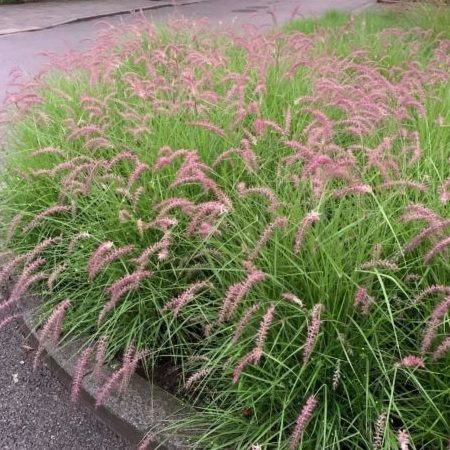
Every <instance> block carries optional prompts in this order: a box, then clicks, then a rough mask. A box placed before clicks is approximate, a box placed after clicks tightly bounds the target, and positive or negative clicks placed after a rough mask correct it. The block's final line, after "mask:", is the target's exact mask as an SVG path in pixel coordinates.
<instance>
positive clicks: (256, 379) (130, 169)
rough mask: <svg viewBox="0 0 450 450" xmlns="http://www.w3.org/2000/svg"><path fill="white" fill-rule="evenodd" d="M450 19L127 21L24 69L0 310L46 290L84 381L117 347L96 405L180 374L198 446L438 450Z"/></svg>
mask: <svg viewBox="0 0 450 450" xmlns="http://www.w3.org/2000/svg"><path fill="white" fill-rule="evenodd" d="M449 17H450V16H449V15H448V13H445V12H438V11H434V10H432V11H429V10H425V11H422V12H421V15H420V17H419V16H417V15H414V14H413V15H410V16H407V17H397V16H393V15H383V14H375V13H370V14H367V15H362V16H360V17H358V18H354V17H348V16H345V15H340V14H336V13H333V14H329V15H328V16H326V17H325V18H323V19H321V20H318V21H316V20H305V21H300V22H295V23H292V24H290V25H288V26H287V28H286V29H284V30H275V31H273V32H271V33H261V32H260V31H258V30H256V29H254V28H252V27H248V28H247V29H246V31H245V33H244V34H239V33H235V32H221V33H217V32H215V31H214V32H211V31H209V30H208V28H207V26H206V25H205V24H203V23H196V24H192V23H187V22H185V21H183V20H173V21H172V22H170V24H169V25H168V27H166V28H164V29H159V30H157V29H155V28H154V27H153V26H152V25H151V24H150V23H147V22H145V21H140V22H139V23H137V24H134V25H129V26H127V27H126V28H125V29H124V28H114V27H110V28H107V29H105V30H104V31H103V32H102V33H101V35H100V37H99V41H98V43H97V45H96V47H94V48H92V49H90V50H88V51H87V52H84V53H75V52H71V53H69V54H67V55H65V56H64V57H62V58H61V57H56V56H54V55H49V56H50V58H51V60H52V68H53V69H52V70H51V71H49V72H48V73H46V74H43V75H41V76H40V77H39V79H37V80H33V81H32V82H29V81H22V80H21V78H20V77H21V75H20V73H18V72H16V73H14V74H13V77H14V78H15V84H16V85H19V86H20V89H19V90H18V91H17V92H16V93H11V94H10V95H9V98H8V101H9V103H10V105H11V111H10V114H11V116H10V117H11V121H12V129H13V131H14V141H13V145H12V146H11V148H10V151H9V152H8V154H7V158H6V159H7V161H6V162H7V166H6V170H5V172H4V174H3V179H2V188H1V190H2V193H1V195H2V204H1V210H2V214H3V221H4V236H5V239H4V240H5V242H7V246H8V247H7V248H5V251H4V252H3V253H2V258H3V259H4V261H5V262H4V263H3V271H2V272H1V273H0V282H5V281H6V279H7V278H8V277H9V276H10V275H11V274H12V273H16V274H17V275H16V277H17V279H18V281H17V283H16V284H15V286H13V288H12V291H11V295H10V296H9V298H7V299H6V300H5V302H4V303H3V304H2V305H0V310H1V312H2V314H4V315H6V314H7V312H6V311H7V310H9V309H11V308H12V307H14V305H15V304H16V303H17V301H18V300H19V298H20V297H21V296H22V295H23V294H24V293H25V292H26V291H27V290H33V291H37V292H41V293H44V298H45V302H44V304H43V305H42V308H41V311H42V317H43V320H44V319H45V318H48V317H49V315H50V314H51V315H50V318H49V319H48V320H47V322H46V325H44V327H43V328H42V332H41V336H42V339H53V340H56V339H57V338H59V333H60V326H61V325H62V333H63V335H64V336H65V337H64V339H69V338H70V336H75V335H88V336H91V339H90V343H91V344H92V345H91V346H90V347H87V349H85V350H84V352H83V353H82V355H81V356H80V362H79V367H78V369H79V374H78V375H79V376H78V379H77V381H76V382H78V383H81V381H82V378H83V373H84V371H85V369H86V366H87V364H88V361H89V358H91V357H92V355H94V346H96V347H95V348H96V350H95V352H96V359H97V364H98V362H99V360H100V361H101V362H103V360H104V359H105V358H106V359H109V358H112V357H113V356H114V355H117V354H118V353H121V352H123V350H124V349H126V351H125V355H124V366H123V367H122V369H123V371H122V372H120V370H122V369H119V372H120V373H119V372H118V375H117V376H116V378H115V379H114V380H109V384H107V383H108V382H106V384H104V385H103V388H102V389H100V394H99V397H100V398H99V399H98V403H99V404H100V403H101V402H102V401H103V398H104V397H105V396H106V394H107V393H108V392H109V390H110V389H112V388H113V387H114V386H113V384H114V383H115V382H119V381H120V380H122V381H121V382H122V387H123V386H124V385H126V379H127V377H128V376H129V374H130V373H131V372H130V371H132V370H134V369H135V367H136V365H137V363H138V360H142V361H144V363H145V365H146V367H148V369H149V371H150V374H151V373H152V370H153V369H154V368H155V367H158V366H159V365H160V364H161V363H162V362H167V361H170V362H171V363H173V364H175V365H176V367H177V368H178V376H179V377H180V380H181V382H180V385H179V394H180V395H181V396H183V397H184V398H186V397H187V398H189V400H190V401H191V402H193V403H194V404H195V405H196V406H197V407H198V410H199V414H198V415H196V416H194V417H192V418H190V419H189V420H188V421H187V423H177V424H171V425H170V424H169V426H172V427H182V426H188V427H194V428H196V429H197V430H201V433H200V436H199V437H198V438H197V439H196V440H195V442H194V443H193V445H194V447H195V448H208V449H211V448H213V449H229V448H233V449H249V448H254V449H256V448H260V447H261V448H264V449H291V450H294V449H297V448H304V449H313V448H317V449H319V448H320V449H324V448H335V449H346V448H348V449H359V448H361V449H368V448H376V449H381V448H385V449H388V448H398V445H400V446H401V448H402V449H406V448H416V449H419V448H424V449H444V448H446V446H447V442H448V439H449V436H450V410H449V408H448V405H449V394H450V371H449V363H450V351H449V349H450V335H449V328H450V321H449V316H448V311H449V309H450V271H449V268H450V265H449V251H450V237H449V229H450V216H449V206H448V205H449V201H450V164H449V155H450V147H449V145H450V85H449V77H450V40H449V35H448V33H449V29H450V27H449V24H450V21H449ZM415 23H419V24H420V25H421V26H422V28H418V27H415V26H412V25H414V24H415ZM393 25H396V27H395V28H394V27H393ZM445 33H447V34H445ZM53 308H56V309H54V310H53ZM52 310H53V312H52V313H51V311H52ZM63 319H64V320H63ZM98 340H100V345H97V344H96V342H97V341H98ZM133 346H134V347H133ZM134 348H136V349H137V350H136V351H135V350H134ZM36 362H38V360H37V359H36ZM125 374H126V375H125ZM105 386H106V387H105ZM73 396H74V399H76V396H77V387H76V386H75V388H74V391H73ZM259 446H260V447H259Z"/></svg>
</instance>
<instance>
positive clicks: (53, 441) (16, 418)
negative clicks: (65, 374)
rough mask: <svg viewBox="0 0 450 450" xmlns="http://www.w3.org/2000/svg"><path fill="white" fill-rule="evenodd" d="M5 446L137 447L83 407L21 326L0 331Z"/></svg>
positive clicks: (0, 419)
mask: <svg viewBox="0 0 450 450" xmlns="http://www.w3.org/2000/svg"><path fill="white" fill-rule="evenodd" d="M0 342H1V345H0V449H1V450H50V449H55V450H127V449H131V448H132V447H131V446H129V445H128V444H126V443H125V442H124V441H123V440H122V439H120V438H119V437H118V436H116V435H115V434H114V433H113V432H112V431H110V430H109V429H108V428H107V427H106V426H105V425H103V424H102V423H100V422H99V421H97V420H96V419H95V417H94V416H92V414H91V413H90V412H89V411H88V410H85V409H83V408H81V407H78V406H76V405H74V404H72V403H70V398H69V393H68V391H67V390H66V389H65V388H64V387H63V386H62V384H60V383H59V382H58V381H57V380H56V379H55V378H54V376H53V375H52V373H51V372H50V370H49V369H48V368H47V367H45V366H42V367H41V368H40V369H39V370H38V371H37V372H35V373H33V371H32V353H31V352H30V351H29V350H25V349H24V344H25V347H26V340H25V339H24V337H23V336H22V333H21V331H20V330H19V329H18V327H17V326H15V325H14V324H11V325H10V326H8V327H6V328H4V329H3V330H1V331H0Z"/></svg>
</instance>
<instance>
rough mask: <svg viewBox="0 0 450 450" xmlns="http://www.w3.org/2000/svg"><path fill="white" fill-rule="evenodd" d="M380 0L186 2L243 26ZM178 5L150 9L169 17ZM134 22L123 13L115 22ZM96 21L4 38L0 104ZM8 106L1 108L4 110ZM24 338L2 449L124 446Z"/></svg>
mask: <svg viewBox="0 0 450 450" xmlns="http://www.w3.org/2000/svg"><path fill="white" fill-rule="evenodd" d="M374 3H375V0H322V1H319V0H302V2H301V3H300V2H298V1H294V0H278V1H277V0H209V1H208V2H206V3H202V4H200V5H191V6H186V7H184V8H181V13H182V14H183V15H185V16H186V17H189V18H200V17H204V16H206V17H208V18H209V19H210V22H211V23H212V24H216V25H227V26H228V25H233V26H239V25H240V24H243V23H255V24H257V25H260V26H270V25H271V23H272V18H271V16H270V15H269V14H268V13H267V12H268V11H269V10H270V9H271V8H272V10H273V11H274V12H275V14H276V17H277V19H278V21H279V22H283V21H286V20H288V19H289V17H290V15H291V13H292V11H293V10H294V8H295V7H296V6H298V5H300V7H299V13H301V14H303V15H305V16H306V15H316V14H320V13H321V12H323V11H325V10H327V9H330V8H344V9H353V10H355V9H359V8H363V7H366V6H370V5H371V4H374ZM172 12H173V11H171V10H170V9H159V10H156V11H153V12H151V13H148V14H147V15H149V16H150V17H151V18H153V19H154V20H158V21H160V20H165V19H166V18H167V16H168V15H169V14H170V13H172ZM129 20H132V18H131V17H130V16H115V17H112V18H110V20H109V21H110V22H113V23H116V24H117V23H120V22H126V21H129ZM96 30H98V25H97V24H96V22H95V21H87V22H79V23H74V24H69V25H64V26H61V27H56V28H52V29H47V30H42V31H34V32H28V33H18V34H11V35H5V36H0V106H1V103H2V102H3V99H4V95H5V92H6V90H7V83H8V74H9V72H10V71H11V69H13V68H14V67H21V68H22V69H24V70H25V71H26V72H27V73H29V74H33V73H35V72H36V71H37V70H38V69H39V67H40V66H41V65H42V64H43V63H44V62H45V58H43V57H42V56H39V55H37V52H38V51H40V50H50V51H56V52H63V51H65V50H67V49H69V48H76V49H82V48H84V47H86V46H87V45H89V44H90V43H91V42H92V41H93V40H94V39H95V32H96ZM0 109H1V108H0ZM23 344H24V337H23V336H22V334H21V332H20V331H19V330H18V328H17V327H14V326H13V325H12V326H9V327H8V328H5V329H3V330H0V450H48V449H58V450H103V449H104V450H122V449H127V448H129V447H128V446H127V444H126V443H125V442H124V441H122V440H121V439H120V438H118V437H117V436H115V435H114V433H113V432H111V431H110V430H109V429H108V428H106V427H105V426H104V425H102V424H101V423H99V422H98V421H97V420H96V419H95V417H93V416H92V415H91V414H90V412H89V411H86V410H84V409H82V408H81V407H77V406H74V405H72V404H71V403H70V401H69V395H68V393H67V391H66V389H65V388H64V387H63V386H62V385H61V384H60V383H59V382H58V381H57V380H56V379H55V378H54V377H53V376H52V374H51V373H50V371H49V370H48V369H47V368H46V367H42V368H41V369H40V370H39V371H38V372H37V373H33V372H32V370H31V363H30V359H31V358H30V356H29V354H28V353H27V352H26V351H24V349H23Z"/></svg>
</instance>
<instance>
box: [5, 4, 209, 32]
mask: <svg viewBox="0 0 450 450" xmlns="http://www.w3.org/2000/svg"><path fill="white" fill-rule="evenodd" d="M203 1H205V0H59V1H52V2H48V1H47V2H45V1H44V2H39V3H24V4H14V5H0V35H3V34H12V33H20V32H25V31H36V30H43V29H46V28H52V27H55V26H59V25H64V24H67V23H72V22H79V21H81V20H87V19H99V18H102V17H108V16H112V15H116V14H123V13H127V12H133V11H137V10H141V9H142V10H144V11H145V10H151V9H160V8H167V7H171V6H174V5H179V6H184V5H189V4H193V3H200V2H203Z"/></svg>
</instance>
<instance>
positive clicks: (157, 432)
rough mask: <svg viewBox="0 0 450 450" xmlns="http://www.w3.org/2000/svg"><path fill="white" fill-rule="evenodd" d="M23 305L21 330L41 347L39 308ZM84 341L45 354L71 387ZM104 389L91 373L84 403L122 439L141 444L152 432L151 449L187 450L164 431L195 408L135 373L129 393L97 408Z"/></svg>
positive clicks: (48, 349) (47, 349) (114, 395)
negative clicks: (100, 391) (38, 335)
mask: <svg viewBox="0 0 450 450" xmlns="http://www.w3.org/2000/svg"><path fill="white" fill-rule="evenodd" d="M27 303H29V301H27V300H25V302H23V304H22V312H23V319H22V323H21V327H22V329H23V331H24V332H25V333H26V335H27V336H28V339H29V341H30V343H31V344H32V345H33V346H37V343H38V339H37V333H36V325H37V321H36V315H35V313H36V309H35V308H30V307H29V306H27ZM84 342H85V341H84V340H83V339H75V340H72V341H71V342H69V343H66V344H64V345H63V346H59V347H52V346H46V347H45V351H44V353H43V357H44V358H45V362H46V364H47V365H48V366H49V367H50V369H51V370H52V371H53V372H54V374H55V375H56V376H57V378H58V379H59V380H60V381H61V382H62V383H63V385H64V386H66V387H67V388H69V387H70V385H71V383H72V378H73V375H74V369H75V364H76V360H77V357H78V355H79V353H80V349H81V348H83V344H84ZM104 369H105V374H106V375H109V374H111V373H112V371H113V370H112V368H110V367H105V368H104ZM99 388H100V386H99V385H98V384H97V383H96V382H95V381H94V379H93V376H92V374H91V373H90V371H88V374H87V375H86V376H85V378H84V380H83V384H82V389H81V392H80V403H82V404H83V405H84V406H87V407H88V408H89V409H90V410H91V411H92V412H93V414H94V415H95V416H96V417H97V418H98V419H99V420H100V421H101V422H103V423H105V424H106V425H107V426H108V427H110V428H111V429H112V430H113V431H114V432H116V433H117V434H118V435H119V436H122V437H123V438H124V439H126V440H127V441H129V442H131V443H132V444H136V445H137V444H139V442H141V441H142V440H143V439H144V438H145V436H146V435H147V433H148V432H149V431H151V433H152V435H154V436H155V438H154V440H153V441H151V442H150V443H149V446H148V447H147V449H148V450H153V449H156V448H157V449H158V450H186V449H187V448H188V447H187V443H186V438H185V437H183V436H181V435H177V434H171V435H170V436H167V435H164V432H163V431H162V429H163V428H164V425H165V424H167V422H168V421H173V420H177V419H181V418H185V417H187V416H188V415H190V414H193V412H194V411H193V409H192V408H191V407H189V406H187V405H185V404H183V403H182V402H181V401H180V400H178V399H177V398H176V397H174V396H173V395H171V394H169V393H168V392H166V391H164V390H163V389H161V388H160V387H158V386H156V385H153V384H152V383H150V382H149V381H148V380H145V379H144V378H142V377H141V376H139V375H136V374H134V375H133V377H132V379H131V382H130V385H129V388H128V390H127V392H125V393H124V394H118V393H114V392H113V393H112V394H111V395H109V396H108V398H107V399H106V401H105V403H104V405H102V406H101V407H99V408H95V395H96V393H97V391H98V390H99Z"/></svg>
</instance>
